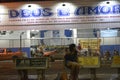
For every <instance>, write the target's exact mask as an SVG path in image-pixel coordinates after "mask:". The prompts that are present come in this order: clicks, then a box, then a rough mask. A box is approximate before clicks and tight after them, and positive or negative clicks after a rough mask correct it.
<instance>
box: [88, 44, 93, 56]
mask: <svg viewBox="0 0 120 80" xmlns="http://www.w3.org/2000/svg"><path fill="white" fill-rule="evenodd" d="M88 55H89V56H91V55H92V49H91V47H90V46H88Z"/></svg>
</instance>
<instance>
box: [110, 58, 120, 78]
mask: <svg viewBox="0 0 120 80" xmlns="http://www.w3.org/2000/svg"><path fill="white" fill-rule="evenodd" d="M111 68H117V73H118V78H117V80H120V56H113V59H112V64H111Z"/></svg>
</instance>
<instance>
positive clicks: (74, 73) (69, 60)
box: [64, 44, 80, 80]
mask: <svg viewBox="0 0 120 80" xmlns="http://www.w3.org/2000/svg"><path fill="white" fill-rule="evenodd" d="M77 53H78V51H77V50H76V45H75V44H70V45H69V49H68V50H66V54H65V56H64V58H65V66H66V67H67V68H69V69H70V70H71V72H70V80H77V79H78V74H79V68H80V65H79V64H78V63H77V59H78V55H77Z"/></svg>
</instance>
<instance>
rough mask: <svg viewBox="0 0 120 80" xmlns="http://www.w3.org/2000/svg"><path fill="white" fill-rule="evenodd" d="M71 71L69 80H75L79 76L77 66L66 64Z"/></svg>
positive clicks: (74, 63) (70, 63)
mask: <svg viewBox="0 0 120 80" xmlns="http://www.w3.org/2000/svg"><path fill="white" fill-rule="evenodd" d="M68 64H69V66H70V69H71V72H70V78H71V80H77V79H78V74H79V64H78V63H76V62H69V63H68Z"/></svg>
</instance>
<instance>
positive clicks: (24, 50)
mask: <svg viewBox="0 0 120 80" xmlns="http://www.w3.org/2000/svg"><path fill="white" fill-rule="evenodd" d="M8 49H10V50H11V51H13V52H16V51H18V50H19V48H8ZM22 52H25V53H27V56H28V57H31V53H30V47H24V48H22Z"/></svg>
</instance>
